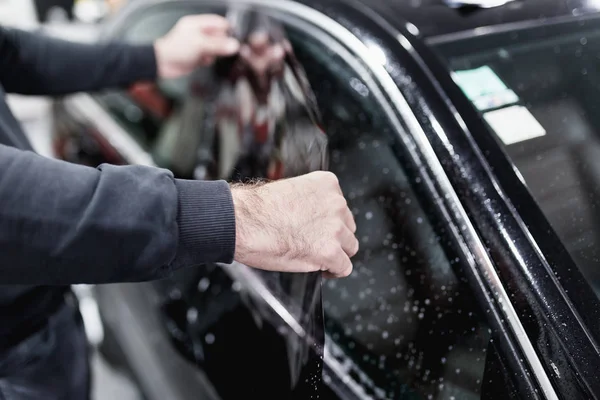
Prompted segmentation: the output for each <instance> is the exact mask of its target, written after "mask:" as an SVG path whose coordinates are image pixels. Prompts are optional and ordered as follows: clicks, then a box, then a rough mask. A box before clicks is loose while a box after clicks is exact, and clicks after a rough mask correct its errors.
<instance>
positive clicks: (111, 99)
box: [100, 11, 490, 400]
mask: <svg viewBox="0 0 600 400" xmlns="http://www.w3.org/2000/svg"><path fill="white" fill-rule="evenodd" d="M181 15H182V13H181V11H179V12H173V13H172V14H169V15H168V16H167V17H163V16H162V15H161V16H160V17H152V18H150V17H148V18H146V19H143V21H144V23H137V24H136V25H135V26H133V27H132V28H131V30H128V31H127V33H126V35H125V36H126V38H127V39H128V40H133V41H140V42H147V41H150V40H153V39H154V38H156V37H158V36H160V35H161V34H163V33H164V32H166V31H168V29H169V28H170V27H171V26H172V25H173V23H174V22H175V21H176V20H177V18H178V17H180V16H181ZM288 34H289V39H290V41H291V43H292V45H293V47H294V52H295V53H296V56H297V57H298V59H299V60H300V62H301V63H302V64H303V65H304V67H305V70H306V72H307V75H308V78H309V80H310V83H311V85H312V87H313V89H314V91H315V94H316V97H317V101H318V103H319V106H320V110H321V112H322V117H323V128H324V130H325V131H326V132H327V134H328V135H329V139H330V150H331V170H332V171H333V172H334V173H336V174H337V176H338V177H339V179H340V183H341V186H342V189H343V191H344V193H345V195H346V196H347V198H348V201H349V204H350V207H351V209H352V211H353V212H354V214H355V216H356V219H357V224H358V232H357V235H358V237H359V239H360V242H361V250H360V253H359V254H358V255H357V256H356V258H355V259H354V265H355V271H354V273H353V274H352V276H351V277H349V278H347V279H342V280H335V281H334V280H332V281H327V282H326V283H325V284H324V286H323V290H324V293H323V295H324V309H325V321H326V322H325V325H326V332H327V335H328V337H329V338H330V343H329V344H330V345H331V349H332V353H331V354H332V356H333V357H335V358H336V359H337V360H338V361H340V362H341V364H342V365H343V366H344V368H346V370H345V373H347V374H348V375H349V376H350V377H351V378H352V379H354V380H355V381H357V383H358V384H359V385H360V386H362V388H363V390H364V391H365V392H366V393H367V395H368V396H370V397H372V398H376V399H390V398H394V399H399V398H403V399H404V398H410V399H413V398H415V399H451V398H453V397H454V398H456V399H467V400H468V399H478V398H480V387H481V384H482V380H483V373H484V368H485V362H486V349H487V346H488V343H489V340H490V332H489V329H488V327H487V325H486V324H485V322H484V318H483V316H484V313H483V312H481V310H479V309H478V307H477V302H476V301H475V299H474V297H473V295H472V294H471V292H470V291H469V289H468V287H467V286H466V285H465V284H464V283H462V281H460V280H459V279H458V277H457V275H456V274H455V272H454V268H453V267H454V265H453V264H457V263H458V262H459V260H456V259H455V258H454V257H453V256H451V255H448V254H447V253H446V252H445V251H444V248H443V247H442V245H441V244H440V243H441V242H443V241H445V240H446V239H445V238H444V236H443V235H444V234H441V233H440V232H438V230H436V229H434V225H433V222H432V221H430V219H429V215H428V214H427V213H426V211H425V209H424V207H423V206H422V205H421V202H420V200H419V198H418V196H417V195H416V193H415V191H414V190H413V188H414V185H418V184H419V179H418V178H416V177H414V176H411V175H410V174H408V173H407V172H406V171H405V169H404V168H403V167H402V165H401V162H400V161H399V157H398V155H397V154H396V152H395V150H394V149H395V148H396V146H398V145H399V144H398V143H396V135H397V132H395V131H394V129H393V128H392V126H391V124H390V123H389V122H388V120H387V117H386V115H385V113H384V111H383V109H382V108H381V107H380V106H379V105H378V103H377V100H376V99H375V98H374V97H373V96H372V95H371V93H370V92H369V89H368V88H367V86H366V85H365V83H364V82H363V81H362V80H361V78H360V77H359V76H358V75H356V73H355V72H354V71H353V70H352V69H351V68H350V67H349V66H348V65H347V64H346V63H345V61H343V60H342V59H341V58H340V57H339V56H338V55H336V54H335V53H334V52H332V51H329V50H327V49H326V48H324V46H323V45H322V44H320V43H319V42H317V41H316V40H314V39H311V38H308V37H307V36H306V34H304V33H300V32H296V31H294V30H293V29H289V31H288ZM187 86H188V81H187V80H186V79H183V80H179V81H171V82H160V83H159V85H158V86H152V87H148V86H145V87H137V88H136V90H137V92H134V93H132V92H131V91H128V92H115V91H111V92H107V93H104V94H102V95H101V96H100V101H101V102H102V103H103V104H104V105H105V106H106V107H108V109H109V110H110V112H111V113H113V114H114V115H115V117H116V118H117V119H118V120H119V121H121V123H123V124H124V125H126V127H127V128H128V129H129V130H130V132H131V133H132V135H133V136H134V137H136V138H137V139H138V141H139V142H140V143H142V145H143V146H144V147H145V148H146V149H148V151H151V152H153V154H154V156H155V158H156V159H157V161H158V164H159V165H161V166H167V167H170V168H172V169H176V168H173V160H170V159H169V158H168V156H163V155H165V154H178V155H179V158H181V159H185V154H186V153H185V152H186V151H192V152H193V151H194V149H193V148H191V146H181V148H180V150H178V151H173V146H175V145H176V144H174V143H173V141H174V140H176V139H175V138H177V132H178V129H177V124H178V123H179V115H178V111H177V110H178V109H180V108H181V107H182V106H183V105H184V104H187V106H189V105H190V104H194V107H196V108H197V109H198V112H202V110H203V109H204V108H205V107H206V105H205V104H203V102H202V99H198V98H193V99H191V100H190V97H189V95H188V94H187ZM156 93H158V96H156ZM136 96H137V97H136ZM140 96H142V97H143V98H145V99H146V100H144V102H143V103H144V104H143V105H140V100H139V99H140V98H141V97H140ZM144 96H145V97H144ZM148 99H151V100H152V101H148ZM157 99H158V100H157ZM165 149H170V150H168V151H166V150H165ZM178 161H180V162H181V160H178ZM178 175H181V174H178Z"/></svg>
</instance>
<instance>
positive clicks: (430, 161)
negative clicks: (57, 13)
mask: <svg viewBox="0 0 600 400" xmlns="http://www.w3.org/2000/svg"><path fill="white" fill-rule="evenodd" d="M171 1H178V0H147V1H144V2H143V4H141V2H137V3H133V4H134V6H131V7H126V8H125V9H124V11H123V12H122V13H121V14H119V16H118V17H117V18H115V20H114V21H113V24H111V25H112V26H113V27H116V26H118V25H120V24H123V23H124V22H125V21H127V19H128V18H129V17H130V16H131V15H132V14H133V13H135V12H139V11H140V9H142V8H146V9H148V8H150V7H152V6H155V5H159V4H165V3H169V2H171ZM181 2H182V3H188V4H190V5H191V4H196V5H198V4H200V2H189V1H187V2H186V1H181ZM203 3H204V4H207V5H211V4H213V5H214V4H221V5H225V4H223V3H225V2H223V3H221V2H215V1H214V0H208V1H205V2H203ZM226 3H227V4H248V5H255V6H260V7H269V8H271V9H272V10H277V11H279V12H280V13H281V14H283V15H288V16H291V17H294V18H295V19H297V20H303V21H305V22H306V23H308V24H310V25H311V26H313V27H317V28H319V29H320V30H322V31H323V32H325V33H327V34H328V35H330V36H332V37H333V38H335V40H336V41H337V42H339V43H340V44H343V45H344V46H345V47H347V48H348V49H351V50H352V52H353V53H354V54H355V56H357V57H358V58H359V59H360V61H361V62H362V63H364V64H365V65H366V67H367V68H368V69H369V71H370V74H371V75H372V76H373V77H374V78H375V80H376V82H371V85H373V84H374V85H375V86H374V87H369V89H371V90H373V88H374V89H375V90H374V91H373V92H374V93H378V92H379V90H378V87H377V86H380V87H381V88H382V89H383V92H384V93H385V95H387V97H388V98H389V99H390V101H388V100H387V99H386V98H385V95H383V93H381V94H380V96H381V97H380V98H379V100H380V101H381V105H382V107H383V108H384V109H385V110H386V113H387V114H388V117H389V119H390V122H392V123H393V125H395V127H396V128H397V132H398V133H399V135H400V136H401V139H402V140H403V141H404V143H405V144H407V145H408V148H409V150H410V151H411V153H412V155H413V157H415V159H419V155H420V156H421V157H422V158H423V159H424V161H425V165H426V166H427V167H428V168H429V169H430V171H431V172H432V173H433V176H434V178H435V180H436V183H437V184H438V185H439V186H440V188H441V189H442V190H443V191H444V194H445V197H444V198H445V199H444V201H445V202H446V203H447V205H448V206H449V208H450V209H451V210H452V211H453V212H454V213H455V217H456V218H457V219H458V220H459V221H460V222H462V224H463V226H464V227H463V229H461V230H460V235H461V236H462V238H463V239H464V240H465V241H466V244H467V246H468V248H469V250H470V251H471V253H472V254H473V256H474V257H475V261H476V264H477V266H478V267H479V268H478V269H479V271H478V275H479V276H481V275H482V274H483V276H484V277H485V279H486V281H487V283H488V285H489V286H490V287H491V289H492V291H493V293H494V297H495V299H496V301H498V302H499V303H500V304H501V305H502V312H503V314H504V316H505V318H506V321H507V323H508V326H509V327H510V330H511V331H512V333H513V334H514V335H515V337H516V339H517V344H518V345H519V348H520V349H521V350H522V351H523V354H524V355H525V357H526V359H527V363H528V364H529V366H530V367H531V370H532V373H533V374H534V376H535V378H536V381H537V382H538V384H539V386H540V388H541V390H542V392H543V394H544V396H545V397H546V398H547V399H552V400H554V399H556V400H558V396H557V394H556V392H555V390H554V388H553V386H552V384H551V382H550V379H549V378H548V375H547V373H546V371H545V369H544V367H543V365H542V363H541V361H540V359H539V357H538V355H537V353H536V352H535V349H534V347H533V344H532V343H531V341H530V339H529V337H528V336H527V332H526V331H525V328H524V327H523V325H522V323H521V321H520V319H519V317H518V315H517V312H516V310H515V308H514V306H513V304H512V303H511V301H510V298H509V296H508V294H507V292H506V290H505V288H504V286H503V285H502V282H501V280H500V278H499V276H498V273H497V272H496V270H495V268H494V264H493V262H492V260H491V259H490V257H489V255H488V253H487V251H486V248H485V246H484V245H483V243H482V241H481V238H480V237H479V235H478V234H477V232H476V230H475V228H474V226H473V224H472V223H471V221H470V219H469V217H468V215H467V212H466V210H465V209H464V207H463V205H462V203H461V202H460V200H459V198H458V195H457V194H456V192H455V190H454V188H453V187H452V184H451V182H450V180H449V178H448V176H447V175H446V173H445V171H444V169H443V167H442V165H441V163H440V161H439V159H438V158H437V156H436V154H435V152H434V150H433V147H432V146H431V144H430V143H429V141H428V139H427V136H426V134H425V132H424V130H423V128H422V126H421V125H420V123H419V122H418V119H417V118H416V116H415V115H414V113H413V111H412V109H411V108H410V105H409V103H408V101H407V100H406V98H405V97H404V95H403V94H402V93H401V91H400V89H399V88H398V86H397V85H396V83H395V82H394V80H393V78H392V77H391V76H390V74H389V73H388V72H387V71H386V69H385V67H384V65H383V64H381V63H380V62H378V61H377V58H376V57H374V55H373V53H372V51H371V50H370V49H369V48H368V47H367V46H366V45H365V43H363V42H362V41H361V40H360V39H359V38H358V37H357V36H355V35H354V34H353V33H352V32H351V31H349V30H348V29H346V28H345V27H344V26H343V25H341V24H340V23H339V22H337V21H336V20H334V19H332V18H330V17H329V16H327V15H325V14H323V13H321V12H319V11H317V10H315V9H313V8H311V7H308V6H306V5H303V4H300V3H297V2H295V1H290V0H237V1H229V2H226ZM309 33H310V34H311V35H312V36H315V33H314V32H309ZM399 39H401V38H399ZM401 41H402V40H401ZM402 44H403V45H404V46H405V47H406V46H410V44H408V43H407V42H406V41H402ZM408 50H410V49H408ZM367 86H369V84H367ZM83 96H87V95H83ZM80 98H82V99H84V102H86V103H87V105H88V106H90V108H91V109H92V111H91V112H94V111H95V112H96V113H97V114H98V115H99V116H100V117H101V118H102V115H101V114H102V113H100V112H98V111H99V110H95V109H94V108H95V107H93V106H91V105H90V102H89V100H91V102H93V103H95V101H93V100H92V99H91V97H87V99H86V97H80ZM86 100H87V101H86ZM96 107H99V108H101V107H100V106H99V105H98V104H97V103H96ZM393 109H395V111H396V112H394V110H393ZM102 111H103V110H102ZM398 115H399V116H400V117H401V118H402V120H403V122H404V123H405V124H406V125H407V126H408V128H409V131H410V136H411V137H412V139H413V140H414V143H415V144H416V146H417V148H418V150H419V152H418V153H417V152H416V151H415V149H413V148H412V147H411V146H410V145H411V144H412V143H413V142H412V141H410V139H409V138H408V137H407V136H406V135H407V134H406V133H405V132H404V131H405V130H404V129H403V127H402V123H401V122H400V120H399V119H398V117H397V116H398ZM104 118H107V119H110V117H109V116H108V115H107V114H106V112H105V113H104ZM434 122H437V121H434ZM111 124H112V125H116V123H115V122H114V121H106V126H109V127H110V126H111ZM436 125H437V127H438V128H441V127H440V125H439V124H434V126H436ZM113 127H114V126H113ZM111 130H112V127H111ZM111 130H109V131H111ZM102 132H103V133H106V131H105V130H104V129H103V130H102ZM112 132H113V133H111V134H110V135H111V137H112V140H111V143H117V144H118V145H119V146H121V147H122V148H126V149H127V151H128V152H129V155H130V156H132V157H133V158H134V159H137V160H140V161H142V162H141V163H142V164H144V165H148V164H146V163H145V162H143V160H144V159H146V162H147V161H148V160H147V158H146V157H142V156H140V155H139V154H138V155H136V154H134V153H135V150H139V151H142V152H143V153H144V154H146V155H147V153H146V152H145V151H144V150H142V149H141V148H140V147H139V145H137V144H135V146H133V145H132V143H128V141H127V140H126V139H122V138H117V136H128V135H127V133H126V132H125V131H124V130H123V129H122V128H120V127H118V128H117V129H115V130H114V131H112ZM403 133H404V134H403ZM438 134H439V135H440V136H442V137H443V136H444V134H443V132H438ZM128 139H129V140H130V141H131V142H133V140H132V139H131V138H129V137H128ZM134 143H135V142H134ZM136 146H137V149H136ZM148 157H149V156H148ZM150 161H151V160H150ZM258 289H259V288H258ZM256 292H257V295H258V297H261V299H262V300H263V301H265V302H266V303H267V304H270V301H269V299H267V298H265V297H263V294H264V292H263V291H261V290H257V291H256ZM282 317H283V318H284V320H286V319H287V318H288V317H289V316H287V315H286V316H283V315H282ZM326 353H327V351H326ZM330 358H332V357H330ZM326 363H327V360H326ZM332 367H333V366H332ZM338 367H339V366H338ZM332 370H333V371H336V370H339V368H332ZM361 398H364V397H361Z"/></svg>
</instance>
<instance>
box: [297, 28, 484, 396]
mask: <svg viewBox="0 0 600 400" xmlns="http://www.w3.org/2000/svg"><path fill="white" fill-rule="evenodd" d="M290 35H291V36H290V37H291V38H292V39H295V41H294V40H292V41H293V43H294V45H295V50H296V54H297V55H298V57H299V59H300V61H301V62H302V63H303V65H304V66H305V69H306V70H307V74H308V76H309V79H310V81H311V83H312V86H313V88H314V89H315V92H316V97H317V100H318V102H319V105H320V110H321V112H322V114H323V119H324V123H323V124H324V128H325V131H326V132H327V133H328V135H329V140H330V141H329V145H330V149H331V154H330V156H331V159H330V169H331V170H332V171H333V172H335V173H336V174H337V176H338V177H339V179H340V183H341V186H342V189H343V190H344V193H345V195H346V196H347V199H348V202H349V204H350V207H351V208H352V210H353V212H354V215H355V217H356V220H357V225H358V231H357V235H358V237H359V239H360V242H361V249H360V252H359V254H358V255H357V256H356V257H355V259H354V267H355V270H354V272H353V274H352V275H351V276H350V277H349V278H347V279H343V280H335V281H333V280H332V281H328V282H326V283H325V284H324V294H323V296H324V308H325V326H326V332H327V334H328V337H329V343H330V344H331V354H332V355H333V357H335V358H336V359H337V360H339V361H340V362H341V363H342V365H344V366H345V367H346V370H345V372H346V373H347V374H349V375H350V376H351V377H352V378H353V379H355V380H356V381H357V382H359V384H360V386H362V390H364V392H365V393H366V394H367V395H368V396H371V397H372V398H379V399H392V398H393V399H396V398H418V399H449V398H453V397H454V398H456V399H470V398H479V396H480V386H481V383H482V377H483V371H484V368H485V359H486V349H487V346H488V342H489V339H490V333H489V330H488V327H487V326H486V324H485V322H484V321H483V318H482V317H483V314H482V313H481V312H479V310H478V309H477V307H476V301H475V300H474V298H473V296H472V295H471V293H470V292H469V289H468V288H467V287H466V286H465V285H464V284H463V283H462V282H461V281H460V280H459V279H458V278H457V275H456V274H455V273H454V270H453V264H454V263H455V262H458V261H459V260H455V259H454V258H449V255H447V254H446V253H445V251H444V249H443V248H442V246H441V244H440V243H441V242H443V241H444V236H443V235H441V236H440V234H439V233H438V232H437V231H436V229H434V227H433V224H432V221H430V220H429V218H428V214H427V213H426V211H425V209H424V207H423V206H422V205H421V201H420V199H419V197H418V196H417V194H416V193H415V191H414V190H413V188H414V187H415V185H419V183H420V181H419V178H415V177H414V176H411V175H409V174H408V173H407V171H405V169H404V168H403V166H402V164H401V162H400V161H399V157H398V156H397V154H396V152H395V150H394V149H395V148H396V146H397V145H398V143H397V142H396V137H397V136H396V134H397V133H396V132H394V130H393V128H392V126H391V124H389V123H388V122H387V118H386V115H385V113H384V111H383V109H382V108H381V107H380V106H379V105H378V103H377V100H376V99H375V98H374V97H373V96H372V95H371V94H370V92H369V90H368V88H367V86H366V85H365V84H364V82H363V81H362V80H361V78H360V77H359V76H357V75H355V73H354V72H353V71H352V70H351V69H350V67H349V66H348V65H347V64H346V63H345V62H344V61H343V60H342V59H341V58H340V57H338V56H337V55H336V54H335V53H334V52H332V51H328V50H326V49H323V47H322V45H320V44H318V43H315V42H312V41H310V40H307V39H306V38H303V37H302V36H299V35H295V34H293V33H290Z"/></svg>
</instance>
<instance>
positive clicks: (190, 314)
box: [186, 307, 198, 324]
mask: <svg viewBox="0 0 600 400" xmlns="http://www.w3.org/2000/svg"><path fill="white" fill-rule="evenodd" d="M186 319H187V321H188V323H190V324H193V323H195V322H196V321H197V320H198V310H196V309H195V308H194V307H191V308H189V309H188V310H187V314H186Z"/></svg>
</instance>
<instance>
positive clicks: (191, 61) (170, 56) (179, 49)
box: [154, 14, 240, 78]
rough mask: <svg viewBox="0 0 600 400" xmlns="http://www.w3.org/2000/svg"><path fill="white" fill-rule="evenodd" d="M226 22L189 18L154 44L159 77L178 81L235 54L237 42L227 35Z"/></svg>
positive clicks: (211, 17) (205, 17)
mask: <svg viewBox="0 0 600 400" xmlns="http://www.w3.org/2000/svg"><path fill="white" fill-rule="evenodd" d="M228 33H229V22H228V21H227V20H226V19H225V18H223V17H221V16H219V15H212V14H206V15H190V16H186V17H183V18H181V19H180V20H179V21H178V22H177V24H176V25H175V26H174V27H173V29H171V31H170V32H169V33H167V34H166V35H165V36H163V37H162V38H160V39H158V40H157V41H156V42H155V44H154V49H155V52H156V62H157V65H158V75H159V77H161V78H178V77H181V76H185V75H187V74H189V73H191V72H192V71H193V70H194V69H196V68H198V67H200V66H205V65H210V64H212V63H213V62H214V61H215V59H216V58H217V57H225V56H231V55H234V54H236V53H237V52H238V50H239V48H240V44H239V42H238V41H237V40H236V39H234V38H232V37H230V36H228Z"/></svg>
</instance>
